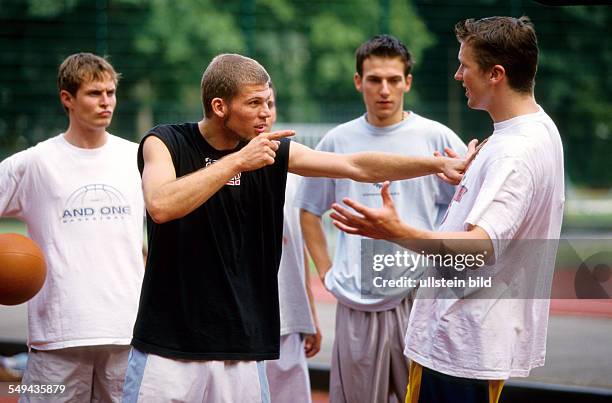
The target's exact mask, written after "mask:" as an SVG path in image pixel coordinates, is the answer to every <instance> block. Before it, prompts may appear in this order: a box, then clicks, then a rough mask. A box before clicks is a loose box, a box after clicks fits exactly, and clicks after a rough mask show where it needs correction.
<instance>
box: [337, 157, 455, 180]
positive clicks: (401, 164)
mask: <svg viewBox="0 0 612 403" xmlns="http://www.w3.org/2000/svg"><path fill="white" fill-rule="evenodd" d="M346 158H347V160H348V161H347V162H348V164H349V166H350V170H349V174H350V176H349V177H350V179H353V180H356V181H359V182H382V181H385V180H391V181H393V180H401V179H409V178H415V177H419V176H425V175H431V174H436V173H439V172H442V171H443V161H444V159H441V158H434V157H418V156H402V155H396V154H386V153H374V152H368V153H355V154H347V155H346Z"/></svg>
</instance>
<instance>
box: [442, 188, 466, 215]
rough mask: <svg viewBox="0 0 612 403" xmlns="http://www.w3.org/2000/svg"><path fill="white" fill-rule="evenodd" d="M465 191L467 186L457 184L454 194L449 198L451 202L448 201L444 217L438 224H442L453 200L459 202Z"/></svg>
mask: <svg viewBox="0 0 612 403" xmlns="http://www.w3.org/2000/svg"><path fill="white" fill-rule="evenodd" d="M467 191H468V188H467V187H466V186H465V185H459V186H457V190H455V194H454V195H453V200H451V202H450V203H449V205H448V208H447V209H446V213H444V218H442V221H441V222H440V225H442V224H444V222H445V221H446V217H448V212H449V211H450V209H451V207H452V205H453V202H457V203H461V199H463V195H464V194H466V193H467Z"/></svg>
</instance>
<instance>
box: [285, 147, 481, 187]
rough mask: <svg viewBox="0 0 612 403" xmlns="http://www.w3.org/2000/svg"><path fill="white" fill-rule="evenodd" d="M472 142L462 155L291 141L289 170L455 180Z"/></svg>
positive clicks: (363, 178)
mask: <svg viewBox="0 0 612 403" xmlns="http://www.w3.org/2000/svg"><path fill="white" fill-rule="evenodd" d="M475 147H476V142H475V141H472V142H470V146H469V148H468V153H467V155H466V157H465V158H463V159H459V158H447V157H416V156H404V155H398V154H388V153H381V152H361V153H354V154H336V153H329V152H323V151H315V150H312V149H310V148H308V147H306V146H304V145H301V144H298V143H295V142H294V143H292V144H291V149H290V150H289V171H290V172H293V173H295V174H298V175H302V176H324V177H329V178H348V179H353V180H356V181H359V182H382V181H385V180H400V179H409V178H415V177H418V176H425V175H430V174H436V173H442V174H444V175H445V176H446V177H447V178H448V180H449V181H451V182H453V183H459V181H460V180H461V178H462V175H463V172H465V169H466V167H467V166H468V164H469V163H470V162H471V160H472V158H473V156H474V154H475Z"/></svg>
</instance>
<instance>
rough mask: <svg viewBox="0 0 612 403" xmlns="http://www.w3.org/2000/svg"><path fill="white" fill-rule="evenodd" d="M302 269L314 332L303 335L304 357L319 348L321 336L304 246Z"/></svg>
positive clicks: (312, 354)
mask: <svg viewBox="0 0 612 403" xmlns="http://www.w3.org/2000/svg"><path fill="white" fill-rule="evenodd" d="M304 271H305V273H304V281H305V285H306V294H307V295H308V304H309V306H310V312H312V320H313V322H314V327H315V334H307V335H306V336H304V352H305V353H306V357H308V358H310V357H314V356H315V355H316V354H317V353H318V352H319V351H320V350H321V339H322V336H321V329H320V327H319V318H318V316H317V309H316V306H315V302H314V296H313V295H312V288H311V287H310V264H309V262H308V252H307V251H306V248H304Z"/></svg>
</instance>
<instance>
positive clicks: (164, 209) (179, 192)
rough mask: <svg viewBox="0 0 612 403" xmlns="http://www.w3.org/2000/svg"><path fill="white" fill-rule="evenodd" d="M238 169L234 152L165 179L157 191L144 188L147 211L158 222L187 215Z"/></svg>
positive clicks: (237, 161) (238, 171) (235, 173)
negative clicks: (177, 175) (207, 164)
mask: <svg viewBox="0 0 612 403" xmlns="http://www.w3.org/2000/svg"><path fill="white" fill-rule="evenodd" d="M238 173H240V164H239V160H238V158H237V156H236V155H235V154H231V155H228V156H226V157H224V158H222V159H220V160H219V161H217V162H215V163H214V164H211V165H209V166H207V167H205V168H202V169H200V170H198V171H195V172H193V173H191V174H188V175H185V176H183V177H181V178H177V179H175V180H173V181H170V182H168V183H165V184H163V185H161V186H159V187H157V188H156V189H155V190H154V191H151V192H146V189H145V202H146V207H147V211H148V212H149V214H150V215H151V217H152V218H153V220H154V221H156V222H158V223H163V222H167V221H171V220H174V219H177V218H181V217H184V216H185V215H187V214H189V213H191V212H192V211H194V210H195V209H197V208H198V207H200V206H201V205H202V204H204V203H205V202H206V201H207V200H208V199H210V198H211V197H212V196H213V195H214V194H215V193H216V192H217V191H219V189H221V188H222V187H223V186H224V185H225V184H226V183H227V182H228V181H229V180H230V179H231V178H233V177H234V176H235V175H237V174H238ZM144 179H145V178H144V177H143V181H144Z"/></svg>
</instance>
